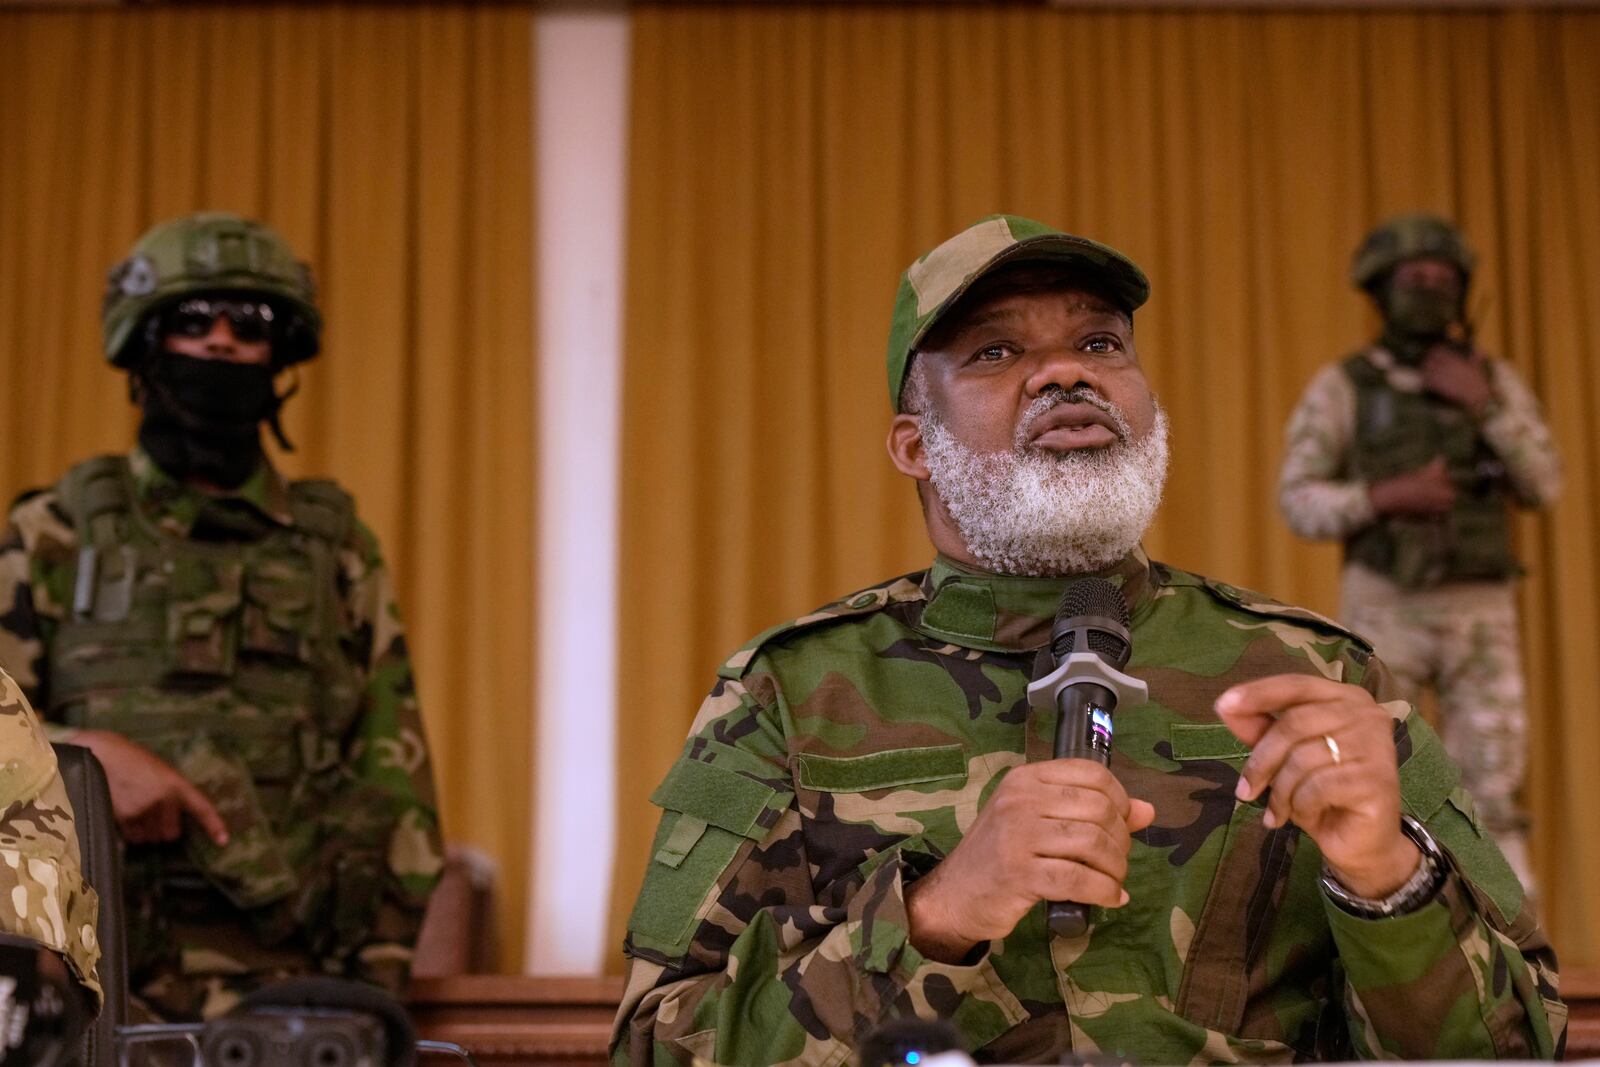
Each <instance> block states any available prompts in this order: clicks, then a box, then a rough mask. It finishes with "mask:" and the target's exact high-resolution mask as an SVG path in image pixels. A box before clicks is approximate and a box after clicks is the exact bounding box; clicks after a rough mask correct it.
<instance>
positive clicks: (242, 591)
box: [48, 456, 395, 969]
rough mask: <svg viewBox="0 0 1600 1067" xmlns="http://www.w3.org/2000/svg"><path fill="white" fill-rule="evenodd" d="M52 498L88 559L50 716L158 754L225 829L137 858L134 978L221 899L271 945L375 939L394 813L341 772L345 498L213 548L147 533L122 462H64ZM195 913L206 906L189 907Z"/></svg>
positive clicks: (355, 681)
mask: <svg viewBox="0 0 1600 1067" xmlns="http://www.w3.org/2000/svg"><path fill="white" fill-rule="evenodd" d="M58 494H59V499H60V502H61V506H62V507H63V509H64V510H65V511H66V513H67V514H68V516H70V518H71V520H72V522H73V525H74V527H75V529H76V531H77V534H78V542H79V546H80V547H79V556H78V565H77V569H76V576H75V581H74V584H73V586H72V589H71V610H70V612H69V613H68V614H67V616H66V617H65V618H64V619H63V620H62V622H61V624H60V629H59V631H58V633H57V634H56V635H55V639H54V640H53V641H52V642H51V643H50V663H49V672H50V673H49V685H48V695H49V706H50V709H51V718H52V719H54V720H55V721H59V722H65V723H67V724H69V725H72V726H78V727H87V728H91V729H100V730H112V731H115V732H117V733H119V734H122V735H124V736H126V737H129V738H131V739H133V740H135V741H137V742H138V743H140V744H142V745H144V746H145V747H147V748H149V749H150V750H152V751H153V752H155V753H156V754H157V755H158V756H160V757H161V758H162V759H164V760H166V761H167V762H168V763H171V764H172V765H173V766H174V767H176V768H177V769H178V770H179V771H181V772H182V773H183V774H184V776H185V777H187V778H188V779H189V780H190V781H192V782H194V783H195V785H197V786H198V787H199V788H200V790H201V791H202V792H203V793H205V794H206V795H207V796H208V798H209V799H210V800H211V801H212V803H213V804H215V805H216V807H217V810H218V811H219V812H220V813H221V814H222V816H223V818H224V819H225V820H226V822H227V824H228V829H229V838H230V839H229V841H228V844H227V845H225V846H220V847H219V846H217V845H216V844H215V843H213V842H212V841H211V840H210V838H208V837H207V836H206V835H205V833H204V832H203V831H202V830H201V829H200V828H199V827H198V825H196V824H194V823H193V820H189V819H186V820H185V836H184V839H183V840H182V842H181V843H178V844H174V845H154V846H137V847H135V848H132V849H130V850H129V853H128V872H127V874H128V877H127V879H126V881H127V886H126V889H127V893H128V899H129V912H130V926H131V927H134V929H132V930H130V933H131V934H133V935H135V937H134V938H133V939H132V941H131V944H130V953H131V954H132V955H133V957H134V958H133V960H132V963H133V966H134V967H135V968H136V969H137V968H138V966H139V964H140V963H141V962H145V963H149V962H152V960H151V959H150V958H149V956H150V954H158V953H159V952H161V951H162V950H163V949H164V948H165V947H167V946H163V945H162V944H161V942H162V940H163V937H162V935H161V934H160V932H159V931H161V930H162V929H163V927H164V925H165V923H166V922H167V921H169V920H171V921H183V920H184V919H186V918H193V919H195V920H196V921H213V920H214V919H215V913H216V912H217V911H218V910H219V909H218V905H219V904H220V901H218V899H217V894H218V893H220V894H221V895H222V897H225V898H226V901H227V904H228V905H231V907H232V908H233V909H237V910H239V911H243V912H245V913H246V914H247V915H248V916H249V919H248V922H249V924H250V926H251V928H252V930H253V932H254V933H255V934H256V936H257V938H258V940H259V941H260V942H261V943H263V944H282V943H285V942H287V941H289V940H290V939H291V938H292V937H293V938H295V941H296V943H298V944H301V945H302V946H303V947H304V948H308V949H310V950H311V951H313V952H314V953H315V954H317V955H324V954H329V953H333V954H336V953H337V952H339V951H341V950H342V949H347V948H349V947H351V945H352V944H356V943H359V942H360V940H361V938H362V937H363V936H364V935H365V933H366V931H365V929H355V928H351V926H350V924H351V923H352V921H353V922H354V923H355V925H356V926H360V924H361V923H363V922H370V920H371V917H372V915H373V914H374V913H375V912H376V910H377V905H378V897H379V895H380V894H381V890H382V881H381V871H382V869H383V866H382V864H383V859H384V850H385V849H386V848H387V844H388V836H389V832H390V830H392V827H393V824H394V817H395V813H394V812H393V810H392V804H389V803H386V802H384V801H383V800H382V799H381V798H371V797H365V796H363V795H359V794H360V792H361V790H360V789H359V787H356V786H355V785H354V783H353V782H352V780H351V776H350V774H349V771H348V769H347V768H346V767H345V766H344V762H343V755H342V754H343V752H344V751H345V746H346V744H347V742H348V735H349V734H350V732H351V730H352V728H353V727H354V725H355V721H356V717H357V715H358V714H359V712H360V708H361V685H362V673H361V668H360V666H359V664H360V663H361V662H363V660H362V657H363V656H364V655H365V651H364V650H362V649H360V648H359V644H360V641H359V639H358V637H357V635H356V634H354V633H353V632H352V627H351V624H350V621H349V620H348V619H347V618H345V610H344V608H343V605H342V598H341V597H340V595H339V586H338V552H339V548H340V546H341V545H342V544H343V543H344V542H345V540H346V537H347V535H348V534H349V532H350V529H351V527H352V524H353V522H354V508H353V505H352V503H351V500H350V497H349V495H348V494H346V493H345V492H344V491H343V490H341V489H340V488H338V486H336V485H334V484H333V483H332V482H326V481H300V482H294V483H292V484H291V485H290V487H289V505H290V511H291V515H292V517H293V520H294V522H293V525H291V526H289V527H282V526H279V525H277V524H275V523H266V522H261V523H259V524H256V525H253V526H251V527H250V528H249V532H250V533H254V534H259V535H260V536H257V537H254V538H250V539H245V538H237V539H232V540H214V541H208V540H196V539H195V538H192V537H179V536H176V535H175V534H173V533H171V532H169V531H166V530H164V529H162V528H161V527H159V526H158V525H157V524H156V523H154V522H153V521H152V520H151V519H150V517H149V516H148V515H147V514H145V513H144V511H143V510H142V509H141V508H140V507H139V506H138V504H137V502H136V490H135V485H134V482H133V478H132V474H131V472H130V470H129V467H128V462H127V460H126V458H124V457H121V456H103V457H100V458H98V459H92V460H89V461H88V462H86V463H83V464H80V465H79V466H77V467H75V468H73V469H72V470H71V471H69V472H68V474H67V476H66V477H65V478H64V479H63V480H62V482H61V483H60V485H59V486H58ZM352 790H354V791H353V792H352ZM352 893H354V895H355V896H354V897H352V896H351V894H352ZM191 905H192V906H193V907H194V908H195V909H197V910H198V911H199V912H205V913H206V914H195V915H192V916H191V915H186V914H184V910H185V908H186V907H189V906H191ZM221 910H223V911H226V906H224V907H222V908H221ZM352 910H353V911H354V912H356V913H359V914H360V915H361V918H359V919H352V917H351V915H350V912H351V911H352ZM336 913H337V915H336ZM336 919H337V920H338V921H342V922H343V923H344V925H345V927H346V928H345V929H342V930H334V929H331V928H330V927H329V923H330V921H334V920H336ZM297 934H303V935H305V937H304V939H303V940H302V939H300V938H298V937H295V935H297ZM139 935H142V936H139ZM141 949H144V950H147V952H145V953H141V951H140V950H141ZM141 955H143V956H145V957H146V958H144V959H143V960H141V958H140V957H141Z"/></svg>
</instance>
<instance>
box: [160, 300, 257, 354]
mask: <svg viewBox="0 0 1600 1067" xmlns="http://www.w3.org/2000/svg"><path fill="white" fill-rule="evenodd" d="M224 317H226V318H227V320H228V325H229V326H230V327H232V328H233V336H234V337H236V338H238V339H239V340H241V341H244V342H247V343H254V342H256V341H270V340H272V305H271V304H264V303H262V302H261V301H259V300H229V299H216V298H200V297H196V298H191V299H189V300H185V301H183V302H182V303H181V304H179V305H178V306H177V307H175V308H173V309H172V310H171V311H170V312H168V313H167V316H166V318H165V320H164V321H163V322H162V327H163V332H165V333H167V334H178V335H179V336H181V337H204V336H205V335H206V334H208V333H210V332H211V327H212V325H213V324H215V323H216V321H217V320H218V319H220V318H224Z"/></svg>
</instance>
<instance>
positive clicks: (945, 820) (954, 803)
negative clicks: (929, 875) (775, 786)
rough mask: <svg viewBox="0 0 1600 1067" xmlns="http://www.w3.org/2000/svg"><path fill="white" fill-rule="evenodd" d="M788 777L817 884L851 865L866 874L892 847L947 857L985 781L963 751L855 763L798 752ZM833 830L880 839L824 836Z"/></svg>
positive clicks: (904, 753) (891, 753) (897, 754)
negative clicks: (845, 827) (796, 792)
mask: <svg viewBox="0 0 1600 1067" xmlns="http://www.w3.org/2000/svg"><path fill="white" fill-rule="evenodd" d="M1019 758H1020V757H1019ZM794 771H795V783H796V785H797V786H798V787H799V789H800V807H801V810H802V811H803V812H804V813H805V815H806V816H807V838H806V852H807V855H808V856H809V857H810V859H811V861H812V862H813V863H814V864H815V865H816V867H817V872H818V878H819V881H821V882H823V883H826V882H829V881H831V880H832V879H834V878H836V877H838V876H840V875H842V874H844V873H845V872H846V871H847V870H849V869H852V868H855V867H856V866H857V864H861V872H862V873H863V874H865V873H866V872H868V871H870V870H871V868H872V867H874V866H876V863H877V861H878V860H879V859H881V858H882V857H883V856H885V855H887V854H888V853H889V851H890V849H891V847H892V846H900V847H902V848H905V847H909V848H911V849H913V850H914V851H919V852H929V853H931V854H934V855H945V854H948V853H949V851H950V850H951V849H953V848H955V846H956V844H957V843H959V842H960V840H961V837H962V835H963V834H965V833H966V831H967V830H968V829H969V828H970V827H971V825H972V819H973V818H974V817H975V816H976V815H977V810H978V793H979V790H980V789H981V787H982V786H983V784H984V781H986V780H987V777H986V776H980V778H979V779H973V778H972V777H971V776H970V775H969V774H968V769H967V756H966V749H965V748H964V747H963V746H961V745H958V744H957V745H935V746H923V747H914V748H895V749H888V750H885V751H881V752H870V753H864V754H862V755H859V756H823V755H818V754H816V753H810V752H802V753H799V754H797V755H796V756H795V757H794ZM839 823H847V824H851V825H852V826H856V827H863V828H865V829H866V831H867V832H869V833H876V834H879V835H881V838H882V839H881V840H880V841H877V842H869V841H868V840H867V839H866V838H864V837H863V833H862V831H860V830H852V832H851V833H848V834H844V835H839V834H835V833H830V832H829V830H828V827H830V826H833V825H837V824H839ZM841 845H843V847H841ZM863 851H865V852H866V853H867V854H868V858H867V860H866V862H865V863H862V862H861V854H862V852H863Z"/></svg>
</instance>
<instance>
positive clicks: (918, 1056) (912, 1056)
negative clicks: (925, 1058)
mask: <svg viewBox="0 0 1600 1067" xmlns="http://www.w3.org/2000/svg"><path fill="white" fill-rule="evenodd" d="M906 1062H907V1063H911V1064H917V1063H921V1062H922V1053H920V1052H908V1053H906Z"/></svg>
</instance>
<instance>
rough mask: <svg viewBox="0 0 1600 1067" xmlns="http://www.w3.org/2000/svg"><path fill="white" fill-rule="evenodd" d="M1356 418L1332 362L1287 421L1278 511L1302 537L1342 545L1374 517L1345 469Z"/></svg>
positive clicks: (1344, 380) (1343, 378)
mask: <svg viewBox="0 0 1600 1067" xmlns="http://www.w3.org/2000/svg"><path fill="white" fill-rule="evenodd" d="M1355 417H1356V395H1355V389H1354V387H1353V386H1352V385H1351V384H1350V378H1349V376H1348V375H1346V374H1345V372H1344V369H1343V368H1342V367H1340V366H1339V365H1338V364H1336V363H1335V364H1330V365H1328V366H1326V367H1323V368H1322V369H1321V370H1320V371H1318V372H1317V375H1316V377H1314V378H1312V379H1311V384H1310V385H1308V386H1306V391H1305V395H1304V396H1302V397H1301V398H1300V403H1299V405H1298V406H1297V407H1296V408H1295V409H1294V414H1292V415H1290V416H1289V425H1288V428H1287V430H1286V431H1285V434H1284V454H1283V469H1282V470H1281V471H1280V473H1279V475H1278V507H1279V508H1280V509H1281V510H1282V511H1283V516H1284V518H1285V519H1287V520H1288V523H1289V528H1290V529H1291V530H1293V531H1294V532H1295V533H1297V534H1299V535H1300V536H1301V537H1306V538H1311V539H1313V540H1343V539H1344V538H1346V537H1348V536H1349V535H1350V534H1352V533H1354V532H1355V531H1356V530H1359V529H1360V528H1361V527H1363V526H1365V525H1367V524H1368V523H1370V522H1371V521H1372V520H1373V518H1374V517H1375V513H1374V512H1373V510H1372V502H1371V500H1369V499H1368V497H1367V486H1366V485H1365V484H1364V483H1363V482H1360V481H1357V480H1354V479H1351V478H1349V477H1348V476H1347V473H1346V469H1345V468H1346V456H1347V453H1348V451H1349V448H1350V442H1351V440H1352V439H1353V438H1354V437H1355Z"/></svg>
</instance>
